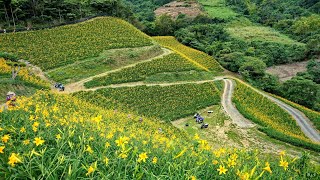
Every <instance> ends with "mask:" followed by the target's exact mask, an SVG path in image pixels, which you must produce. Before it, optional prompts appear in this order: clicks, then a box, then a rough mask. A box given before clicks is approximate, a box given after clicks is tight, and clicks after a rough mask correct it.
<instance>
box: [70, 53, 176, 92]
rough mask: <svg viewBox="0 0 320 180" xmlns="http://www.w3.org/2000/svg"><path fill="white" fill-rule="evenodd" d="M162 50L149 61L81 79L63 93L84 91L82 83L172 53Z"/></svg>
mask: <svg viewBox="0 0 320 180" xmlns="http://www.w3.org/2000/svg"><path fill="white" fill-rule="evenodd" d="M162 49H163V54H161V55H159V56H156V57H154V58H151V59H148V60H145V61H140V62H137V63H134V64H130V65H128V66H123V67H121V68H118V69H114V70H111V71H107V72H104V73H101V74H98V75H95V76H91V77H88V78H86V79H83V80H81V81H78V82H75V83H71V84H67V85H66V86H65V91H64V93H73V92H78V91H82V90H85V89H86V88H85V87H84V83H86V82H89V81H91V80H93V79H94V78H97V77H102V76H106V75H108V74H110V73H113V72H117V71H120V70H122V69H125V68H128V67H134V66H136V65H137V64H141V63H145V62H149V61H152V60H154V59H158V58H162V57H163V56H166V55H169V54H171V53H172V51H170V50H168V49H165V48H162Z"/></svg>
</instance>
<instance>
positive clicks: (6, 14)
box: [3, 4, 11, 27]
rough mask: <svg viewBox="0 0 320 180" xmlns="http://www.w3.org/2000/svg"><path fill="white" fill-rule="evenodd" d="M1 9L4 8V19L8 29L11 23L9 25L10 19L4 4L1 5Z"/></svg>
mask: <svg viewBox="0 0 320 180" xmlns="http://www.w3.org/2000/svg"><path fill="white" fill-rule="evenodd" d="M3 8H4V12H5V18H6V21H7V23H8V25H9V27H10V26H11V23H10V18H9V15H8V10H7V7H6V5H5V4H3Z"/></svg>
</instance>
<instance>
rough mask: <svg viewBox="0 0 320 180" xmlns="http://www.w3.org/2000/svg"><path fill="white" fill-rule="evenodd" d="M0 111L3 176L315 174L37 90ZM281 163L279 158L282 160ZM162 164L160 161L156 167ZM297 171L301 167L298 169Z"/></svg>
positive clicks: (294, 163)
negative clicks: (217, 147) (31, 95)
mask: <svg viewBox="0 0 320 180" xmlns="http://www.w3.org/2000/svg"><path fill="white" fill-rule="evenodd" d="M17 104H18V106H16V107H14V108H10V109H9V110H5V111H3V112H1V113H0V121H1V131H0V136H1V137H2V138H1V139H2V142H1V146H0V149H1V151H0V158H1V163H0V168H1V169H2V171H1V173H0V174H1V177H4V178H6V179H11V178H18V179H19V178H30V179H32V178H35V177H37V178H49V179H60V178H62V179H75V178H77V177H87V178H97V179H140V178H142V179H150V178H151V179H152V178H157V179H158V178H160V179H166V178H175V179H189V178H193V179H194V178H199V179H204V178H205V179H215V178H226V179H235V178H241V177H251V178H257V177H261V178H264V179H274V178H278V177H283V178H285V179H286V178H289V177H296V178H299V179H306V178H309V177H315V176H318V175H319V174H318V173H317V171H316V169H315V166H313V165H312V164H309V166H308V167H306V166H299V164H301V163H306V161H305V160H304V159H292V158H290V157H288V156H286V155H285V153H284V152H282V153H281V154H280V155H279V156H276V157H275V156H269V155H265V154H264V155H262V156H261V155H259V152H257V151H255V152H251V151H245V150H238V149H224V148H221V149H213V150H212V149H211V148H210V146H209V144H208V143H207V141H206V140H202V139H200V138H199V136H195V137H193V138H191V137H189V136H188V135H187V134H184V133H181V132H180V131H178V130H177V129H175V128H173V127H172V126H171V125H169V124H166V123H159V122H157V121H154V120H149V119H147V118H144V117H139V116H136V115H134V114H125V113H121V112H119V111H116V110H106V109H102V108H100V107H96V106H93V105H92V104H89V103H86V102H83V101H82V100H78V99H77V98H74V97H70V96H68V95H56V94H50V93H46V92H38V93H37V94H35V96H33V97H31V98H20V99H19V101H18V102H17ZM279 164H280V166H279ZM160 167H161V168H160ZM297 172H301V173H297Z"/></svg>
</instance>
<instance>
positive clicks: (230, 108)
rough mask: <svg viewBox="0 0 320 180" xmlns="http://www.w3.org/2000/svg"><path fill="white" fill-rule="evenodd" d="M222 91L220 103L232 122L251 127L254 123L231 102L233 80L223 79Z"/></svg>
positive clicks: (242, 126)
mask: <svg viewBox="0 0 320 180" xmlns="http://www.w3.org/2000/svg"><path fill="white" fill-rule="evenodd" d="M223 81H224V84H225V85H224V92H223V95H222V99H221V103H222V106H223V108H224V110H225V111H226V112H227V114H228V115H229V116H230V118H231V119H232V122H233V123H235V124H237V125H238V126H239V127H241V128H251V127H254V124H253V123H252V122H251V121H249V120H248V119H246V118H245V117H243V116H242V114H241V113H240V112H239V111H238V110H237V108H236V107H235V106H234V105H233V103H232V93H233V91H234V84H233V81H232V80H230V79H224V80H223Z"/></svg>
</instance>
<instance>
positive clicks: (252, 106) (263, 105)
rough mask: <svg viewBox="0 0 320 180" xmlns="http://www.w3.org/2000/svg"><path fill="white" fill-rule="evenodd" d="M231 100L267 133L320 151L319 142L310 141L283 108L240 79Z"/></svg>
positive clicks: (242, 112)
mask: <svg viewBox="0 0 320 180" xmlns="http://www.w3.org/2000/svg"><path fill="white" fill-rule="evenodd" d="M233 102H234V103H235V104H236V107H237V109H238V110H239V112H240V113H241V114H243V115H244V116H245V117H246V118H248V119H250V120H252V121H253V122H255V123H257V124H259V125H260V126H261V128H260V130H261V131H263V132H264V133H266V134H267V135H269V136H271V137H273V138H276V139H279V140H281V141H284V142H289V143H291V144H293V145H296V146H301V147H304V148H307V149H311V150H314V151H316V152H320V146H319V144H314V143H312V142H311V141H310V140H309V139H308V138H307V137H306V136H305V135H304V134H303V132H302V131H301V129H300V128H299V126H298V125H297V123H296V121H295V120H294V119H293V118H292V117H291V116H290V115H289V114H288V113H287V112H286V111H285V110H283V109H281V108H280V107H279V106H278V105H276V104H274V103H272V102H271V101H270V100H269V99H268V98H266V97H263V95H261V94H259V93H257V92H255V91H254V90H252V89H251V88H250V87H249V86H247V85H245V84H243V83H242V82H240V81H237V86H236V89H235V93H234V97H233ZM283 127H285V128H283Z"/></svg>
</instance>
